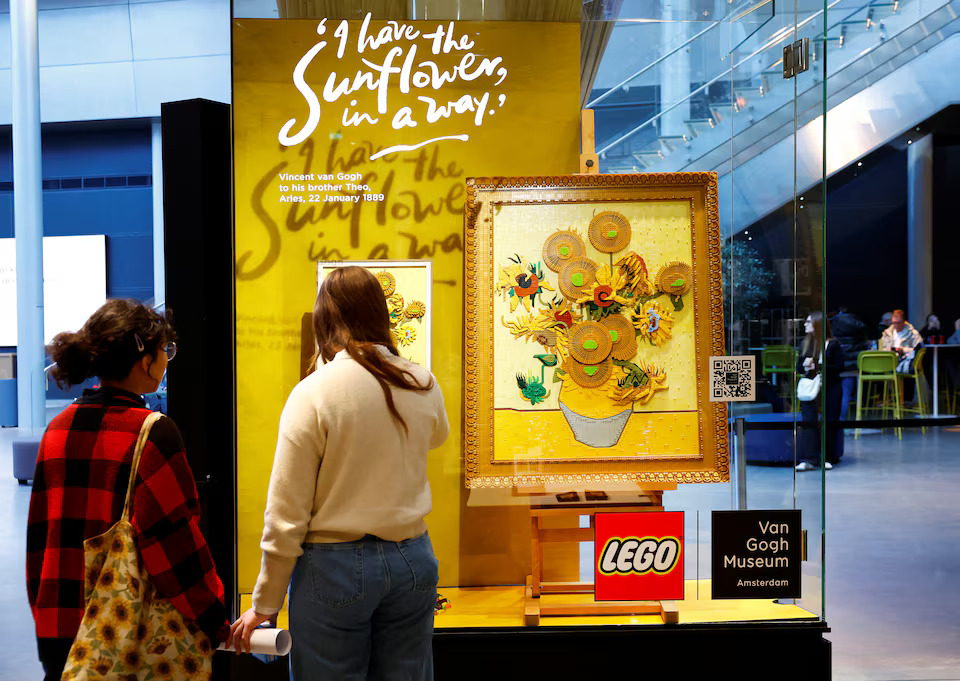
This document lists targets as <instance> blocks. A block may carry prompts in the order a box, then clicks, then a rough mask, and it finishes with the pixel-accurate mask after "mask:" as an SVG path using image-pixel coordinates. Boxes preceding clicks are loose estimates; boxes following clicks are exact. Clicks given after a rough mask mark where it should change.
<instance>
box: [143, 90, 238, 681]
mask: <svg viewBox="0 0 960 681" xmlns="http://www.w3.org/2000/svg"><path fill="white" fill-rule="evenodd" d="M160 111H161V123H162V133H163V212H164V231H165V234H164V248H165V264H166V267H165V270H166V304H167V308H168V309H169V310H171V311H172V313H173V321H174V325H175V326H176V329H177V336H178V338H177V345H178V351H177V356H176V358H175V359H174V361H173V362H171V363H170V366H169V368H168V370H167V388H168V399H167V403H168V413H169V416H170V418H172V419H173V420H174V422H175V423H176V424H177V425H178V426H179V428H180V431H181V432H182V433H183V439H184V442H185V443H186V448H187V458H188V459H189V461H190V466H191V467H192V468H193V473H194V477H195V479H196V482H197V490H198V493H199V496H200V503H201V507H202V512H203V531H204V534H205V536H206V538H207V542H208V543H209V545H210V549H211V551H212V552H213V558H214V560H215V561H216V564H217V572H218V573H219V574H220V579H221V580H223V586H224V590H225V593H226V601H227V607H228V608H233V607H235V605H236V604H235V603H234V602H233V601H234V594H235V593H236V583H237V580H236V549H235V545H236V541H235V538H236V511H235V509H236V484H235V480H236V409H235V405H236V400H235V392H236V382H235V380H234V375H235V365H236V362H235V359H234V316H233V299H234V286H233V283H234V278H233V273H234V267H233V214H232V194H231V187H232V169H231V168H232V166H231V142H230V106H229V105H227V104H221V103H219V102H211V101H207V100H202V99H194V100H189V101H183V102H171V103H169V104H163V105H162V106H161V109H160ZM225 662H228V660H224V659H223V657H222V654H219V655H216V656H215V657H214V679H223V678H229V670H228V669H225V668H224V667H228V666H229V665H228V664H224V663H225Z"/></svg>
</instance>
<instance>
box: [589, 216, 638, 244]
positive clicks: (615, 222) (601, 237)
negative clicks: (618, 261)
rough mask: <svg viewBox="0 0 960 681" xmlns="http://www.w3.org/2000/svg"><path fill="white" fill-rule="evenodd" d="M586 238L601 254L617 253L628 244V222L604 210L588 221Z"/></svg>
mask: <svg viewBox="0 0 960 681" xmlns="http://www.w3.org/2000/svg"><path fill="white" fill-rule="evenodd" d="M587 236H588V237H589V238H590V243H591V244H592V245H593V247H594V248H596V249H597V250H598V251H600V252H601V253H617V252H619V251H622V250H623V249H624V248H626V247H627V244H629V243H630V221H629V220H627V218H625V217H624V216H623V215H621V214H620V213H617V212H616V211H612V210H605V211H603V212H602V213H597V214H596V215H595V216H594V217H593V219H592V220H591V221H590V226H589V227H588V228H587Z"/></svg>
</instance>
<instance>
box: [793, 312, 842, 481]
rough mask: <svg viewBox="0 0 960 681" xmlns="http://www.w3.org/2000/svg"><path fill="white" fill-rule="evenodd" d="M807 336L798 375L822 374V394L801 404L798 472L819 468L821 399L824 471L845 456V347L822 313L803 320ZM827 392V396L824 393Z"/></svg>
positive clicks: (801, 353)
mask: <svg viewBox="0 0 960 681" xmlns="http://www.w3.org/2000/svg"><path fill="white" fill-rule="evenodd" d="M803 329H804V331H805V332H806V335H805V336H804V338H803V342H802V343H801V345H800V358H799V361H798V362H797V373H798V374H801V375H803V376H805V377H806V378H814V377H816V376H817V374H820V393H819V394H818V395H817V396H816V397H814V398H813V399H812V400H809V401H806V402H804V401H801V402H800V428H799V432H798V433H797V458H798V459H799V460H800V462H799V463H798V464H797V466H796V469H797V470H798V471H810V470H814V469H815V468H819V467H820V461H821V455H820V431H819V428H817V421H818V418H819V414H820V405H821V400H822V399H823V398H824V397H825V398H826V399H825V401H824V404H825V410H824V418H823V422H824V427H825V428H826V438H825V443H826V448H825V451H824V455H825V456H824V457H822V458H823V459H824V463H823V465H824V468H826V469H828V470H829V469H830V468H833V465H834V464H836V463H839V462H840V457H842V456H843V429H842V428H840V425H839V423H838V421H839V420H840V408H841V406H842V404H841V402H842V399H843V387H842V384H841V379H840V372H841V371H843V357H844V354H843V347H842V346H841V345H840V343H839V342H838V341H837V339H836V338H833V336H832V335H831V334H830V320H829V319H827V318H826V317H824V316H823V313H821V312H820V311H819V310H814V311H813V312H811V313H810V314H809V315H808V316H807V318H806V320H805V321H804V327H803ZM824 393H825V394H824Z"/></svg>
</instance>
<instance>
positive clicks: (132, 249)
mask: <svg viewBox="0 0 960 681" xmlns="http://www.w3.org/2000/svg"><path fill="white" fill-rule="evenodd" d="M42 146H43V178H44V180H57V179H64V178H90V177H98V176H100V177H103V176H108V177H112V176H129V175H138V176H149V175H150V173H151V154H152V148H151V133H150V123H149V121H115V122H92V123H73V124H56V125H45V126H43V131H42ZM12 179H13V153H12V147H11V137H10V128H9V127H5V128H2V129H0V183H4V182H10V181H12ZM2 187H3V186H2V185H0V237H12V236H13V235H14V226H13V194H12V192H11V191H10V190H9V188H7V189H3V188H2ZM43 228H44V229H43V231H44V235H45V236H73V235H83V234H106V235H107V296H109V297H124V298H126V297H130V298H139V299H141V300H144V299H147V298H151V297H153V190H152V188H151V187H150V186H149V185H145V186H136V187H126V186H125V187H115V188H97V189H89V188H88V189H79V188H78V189H46V190H44V192H43Z"/></svg>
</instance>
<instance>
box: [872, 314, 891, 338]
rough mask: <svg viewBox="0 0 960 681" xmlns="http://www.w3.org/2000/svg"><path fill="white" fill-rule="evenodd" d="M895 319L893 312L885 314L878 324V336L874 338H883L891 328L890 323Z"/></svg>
mask: <svg viewBox="0 0 960 681" xmlns="http://www.w3.org/2000/svg"><path fill="white" fill-rule="evenodd" d="M892 319H893V313H892V312H884V313H883V316H881V317H880V323H879V324H877V335H876V336H874V338H880V337H882V336H883V332H884V331H886V330H887V329H889V328H890V321H891V320H892Z"/></svg>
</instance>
